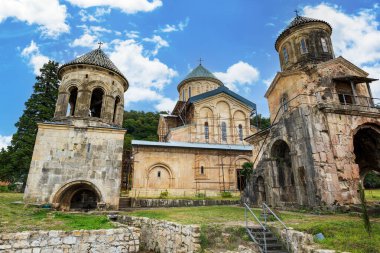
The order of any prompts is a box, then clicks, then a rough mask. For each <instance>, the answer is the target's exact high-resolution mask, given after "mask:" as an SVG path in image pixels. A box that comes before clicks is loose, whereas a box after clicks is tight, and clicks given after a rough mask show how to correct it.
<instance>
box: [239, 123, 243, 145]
mask: <svg viewBox="0 0 380 253" xmlns="http://www.w3.org/2000/svg"><path fill="white" fill-rule="evenodd" d="M239 140H240V141H243V126H242V125H241V124H239Z"/></svg>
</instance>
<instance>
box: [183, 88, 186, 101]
mask: <svg viewBox="0 0 380 253" xmlns="http://www.w3.org/2000/svg"><path fill="white" fill-rule="evenodd" d="M185 96H186V94H185V89H183V91H182V100H183V101H186V100H185Z"/></svg>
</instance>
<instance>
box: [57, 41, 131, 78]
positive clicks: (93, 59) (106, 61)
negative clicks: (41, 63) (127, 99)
mask: <svg viewBox="0 0 380 253" xmlns="http://www.w3.org/2000/svg"><path fill="white" fill-rule="evenodd" d="M76 64H88V65H94V66H98V67H102V68H105V69H108V70H111V71H113V72H115V73H117V74H118V75H120V76H121V77H123V78H124V79H125V80H127V79H126V78H125V76H124V75H123V74H122V73H121V71H120V70H119V69H118V68H117V67H116V66H115V64H114V63H113V62H112V61H111V60H110V58H108V56H107V55H106V54H105V53H104V52H103V50H102V49H100V48H97V49H95V50H93V51H91V52H89V53H87V54H85V55H82V56H80V57H78V58H76V59H75V60H72V61H70V62H68V63H65V64H63V65H62V66H61V67H60V68H59V70H58V73H59V72H60V71H61V70H62V69H63V68H64V67H67V66H70V65H76Z"/></svg>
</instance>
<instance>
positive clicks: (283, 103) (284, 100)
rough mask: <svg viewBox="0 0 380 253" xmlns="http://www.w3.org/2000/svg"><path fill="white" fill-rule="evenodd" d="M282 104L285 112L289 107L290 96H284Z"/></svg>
mask: <svg viewBox="0 0 380 253" xmlns="http://www.w3.org/2000/svg"><path fill="white" fill-rule="evenodd" d="M281 105H282V108H283V110H284V112H287V111H288V109H289V107H288V97H287V96H286V95H284V96H282V98H281Z"/></svg>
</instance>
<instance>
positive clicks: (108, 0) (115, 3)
mask: <svg viewBox="0 0 380 253" xmlns="http://www.w3.org/2000/svg"><path fill="white" fill-rule="evenodd" d="M66 1H68V2H69V3H71V4H72V5H76V6H79V7H81V8H89V7H100V6H103V7H109V8H115V9H120V10H121V11H123V12H125V13H128V14H134V13H137V12H140V11H141V12H149V11H153V10H155V9H156V8H158V7H160V6H162V1H161V0H152V1H149V0H66Z"/></svg>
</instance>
